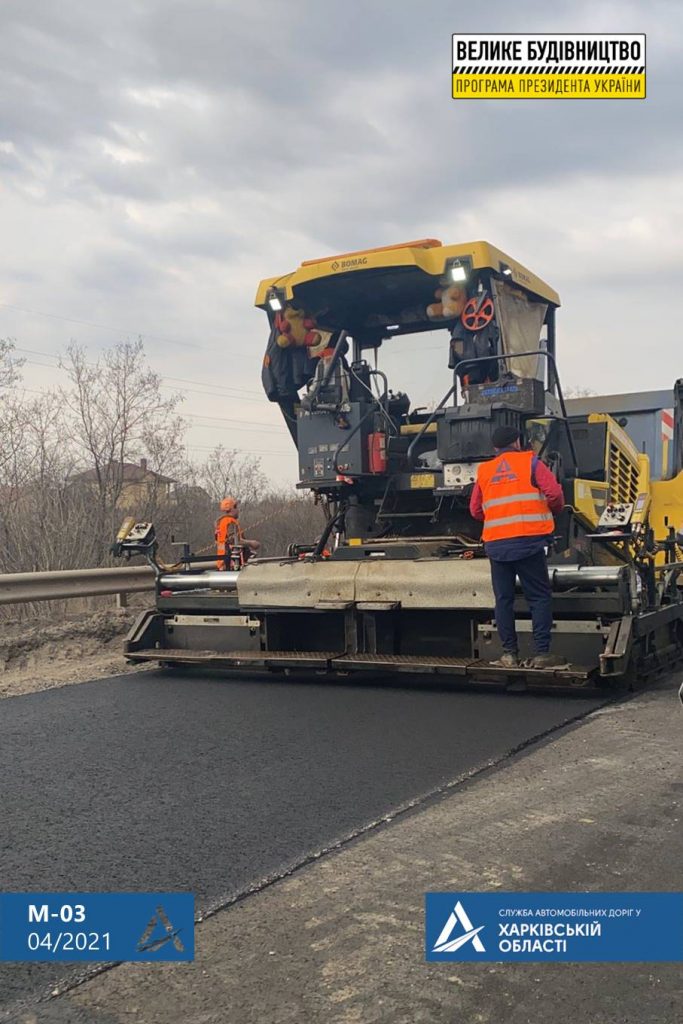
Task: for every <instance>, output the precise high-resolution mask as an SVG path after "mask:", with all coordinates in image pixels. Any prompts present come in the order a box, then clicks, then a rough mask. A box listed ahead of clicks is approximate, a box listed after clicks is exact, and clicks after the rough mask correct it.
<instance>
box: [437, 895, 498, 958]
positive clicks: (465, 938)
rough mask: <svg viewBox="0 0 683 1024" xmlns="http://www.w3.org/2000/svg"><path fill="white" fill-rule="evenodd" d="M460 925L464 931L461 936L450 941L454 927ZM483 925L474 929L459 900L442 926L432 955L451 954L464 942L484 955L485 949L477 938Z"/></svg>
mask: <svg viewBox="0 0 683 1024" xmlns="http://www.w3.org/2000/svg"><path fill="white" fill-rule="evenodd" d="M458 923H460V924H461V925H462V927H463V928H464V929H465V931H464V932H463V934H462V935H459V936H458V937H457V938H456V939H451V935H452V934H453V931H454V929H455V927H456V925H457V924H458ZM484 927H485V925H483V924H482V925H480V927H479V928H474V927H473V925H472V922H471V921H470V919H469V917H468V916H467V912H466V910H465V908H464V907H463V905H462V903H461V902H460V900H458V902H457V903H456V904H455V906H454V907H453V910H452V912H451V914H450V916H449V918H448V920H447V921H446V924H445V925H444V926H443V929H442V931H441V934H440V935H439V937H438V939H437V940H436V942H435V943H434V949H433V950H432V952H433V953H453V952H455V950H456V949H460V947H461V946H464V945H465V943H466V942H471V943H472V945H473V946H474V948H475V949H476V951H477V953H485V952H486V947H485V946H484V943H483V942H482V941H481V939H480V938H479V932H480V931H482V930H483V929H484Z"/></svg>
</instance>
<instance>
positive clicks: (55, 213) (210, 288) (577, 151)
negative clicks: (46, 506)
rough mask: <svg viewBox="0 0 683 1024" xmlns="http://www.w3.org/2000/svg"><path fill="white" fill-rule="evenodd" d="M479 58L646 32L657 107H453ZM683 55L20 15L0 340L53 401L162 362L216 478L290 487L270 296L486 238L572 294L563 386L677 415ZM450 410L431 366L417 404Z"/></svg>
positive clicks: (499, 21) (370, 22)
mask: <svg viewBox="0 0 683 1024" xmlns="http://www.w3.org/2000/svg"><path fill="white" fill-rule="evenodd" d="M477 30H479V31H488V32H490V31H505V30H511V31H526V32H536V31H538V32H543V31H545V32H547V31H555V30H557V31H568V32H579V31H602V32H617V31H624V32H647V34H648V42H647V52H648V98H647V100H645V101H608V100H604V101H590V102H589V101H560V100H558V101H529V100H527V101H521V100H520V101H486V102H463V101H461V102H457V101H454V100H452V99H451V98H450V35H451V33H452V32H457V31H460V32H462V31H477ZM682 39H683V5H682V4H681V3H680V2H678V0H675V2H674V0H672V2H666V0H648V2H647V3H646V2H638V3H628V2H616V0H615V2H611V3H610V2H599V0H591V2H588V3H577V2H572V3H558V2H555V3H553V4H549V3H547V2H543V3H537V2H535V0H520V2H518V3H516V4H510V3H507V2H506V3H503V2H497V0H490V2H489V3H487V4H486V5H473V4H467V5H466V4H464V3H458V2H454V0H450V2H442V0H426V2H423V3H408V2H405V3H400V2H396V0H393V2H386V0H363V2H360V0H345V2H344V3H333V2H332V0H317V2H316V0H279V2H275V0H258V2H255V0H118V3H116V4H112V3H109V2H106V3H105V2H104V0H59V3H55V2H51V0H3V3H2V6H1V8H0V90H1V94H2V99H1V105H0V168H1V169H2V170H1V179H0V185H1V187H0V223H1V225H2V236H1V237H2V246H1V249H0V261H1V265H0V337H11V338H13V339H15V341H16V344H17V346H19V347H20V348H22V349H28V350H32V351H31V352H24V353H22V354H24V355H26V357H27V359H28V360H30V362H29V363H27V365H26V367H25V381H26V384H27V386H28V387H29V388H32V389H40V388H44V387H47V386H49V385H50V384H52V383H54V381H55V380H56V379H57V377H56V373H55V371H54V369H51V368H48V367H50V366H52V364H54V356H55V354H56V353H58V352H59V351H60V350H61V349H63V348H64V346H65V345H66V344H67V343H68V342H69V340H70V339H72V338H73V339H76V340H78V341H80V342H82V343H84V344H87V345H88V346H89V347H90V348H91V349H92V350H93V351H96V350H98V349H102V348H104V347H106V346H107V345H110V344H112V343H113V342H115V341H116V340H118V339H121V338H126V337H136V336H137V335H138V334H140V335H142V336H143V338H144V340H145V344H146V348H147V351H148V354H149V357H150V361H151V363H152V364H153V366H154V367H155V368H156V369H158V370H159V372H161V373H163V374H164V375H165V376H166V377H168V378H183V379H185V380H187V381H192V382H193V383H192V384H187V385H186V386H185V385H182V384H180V383H178V382H176V381H174V380H167V381H166V382H165V383H166V385H167V386H168V387H174V386H178V387H182V388H186V389H187V390H186V394H187V397H186V401H185V403H184V411H185V413H186V414H188V415H189V416H190V417H192V419H191V422H192V429H191V431H190V435H189V443H190V445H191V446H192V449H193V452H194V454H196V455H197V456H200V455H201V454H203V450H205V449H208V448H209V447H210V446H212V445H213V444H215V443H217V442H218V441H222V442H223V443H225V444H228V445H230V446H231V447H236V448H241V449H248V450H251V451H260V452H262V453H264V454H263V463H264V467H265V468H266V469H267V470H268V472H270V473H271V474H272V475H273V477H274V478H275V479H277V480H278V481H280V482H282V481H284V480H285V479H287V478H289V479H293V477H294V475H295V472H296V460H295V458H294V457H293V455H292V454H291V453H290V447H291V446H290V443H289V439H288V436H287V435H286V433H285V431H284V429H283V428H282V427H281V426H280V420H279V418H278V414H277V410H276V409H275V408H273V407H272V406H270V405H269V404H268V403H267V401H266V400H265V397H262V396H261V391H260V362H261V357H262V354H263V349H264V345H265V335H266V327H267V325H266V320H265V315H264V314H263V313H262V312H261V311H259V310H255V309H254V307H253V298H254V293H255V290H256V286H257V283H258V281H259V280H260V279H261V278H262V277H267V276H271V275H275V274H280V273H285V272H287V271H289V270H292V269H294V268H295V267H296V266H297V265H298V264H299V263H300V262H301V260H304V259H311V258H316V257H320V256H325V255H328V254H331V253H335V252H343V251H347V250H352V249H359V248H363V247H369V246H377V245H386V244H388V243H391V242H399V241H401V240H405V239H409V238H420V237H428V236H430V237H437V238H441V239H442V240H443V241H444V242H447V243H453V242H459V241H468V240H471V239H478V238H486V239H488V240H490V241H491V242H493V243H494V244H495V245H497V246H498V247H499V248H502V249H503V250H506V251H508V252H509V253H510V254H511V255H513V256H515V257H516V258H517V259H519V260H520V261H521V262H522V263H525V264H526V265H527V266H529V267H530V268H531V269H532V270H534V271H535V272H536V273H538V274H539V276H541V277H542V278H544V279H545V280H547V281H548V282H549V283H550V284H552V285H553V286H554V287H555V288H556V289H557V290H558V291H559V293H560V296H561V298H562V303H563V309H562V310H561V311H560V315H559V336H558V343H559V353H560V367H561V372H562V376H563V379H564V381H565V384H568V385H581V386H583V387H592V388H594V389H595V390H597V391H599V392H617V391H629V390H630V391H637V390H642V389H647V388H660V387H668V386H670V384H671V383H672V381H673V380H674V378H675V377H677V376H683V355H682V353H683V342H682V340H681V328H680V324H681V319H682V317H681V313H682V309H681V306H682V303H681V284H680V278H681V275H682V272H683V255H682V249H681V242H680V240H681V236H682V233H683V187H682V184H683V174H682V172H681V156H682V153H681V149H682V148H683V146H682V136H681V130H680V125H681V121H682V117H681V101H680V96H681V89H682V86H683V81H682V79H683V70H682V61H681V58H682V52H681V50H682V43H681V40H682ZM41 314H42V315H41ZM78 321H80V322H78ZM404 344H405V343H404ZM430 344H431V342H430ZM35 353H43V354H41V355H38V354H35ZM37 363H44V364H47V365H45V366H40V365H36V364H37ZM393 364H394V366H395V367H396V368H397V369H399V370H400V369H401V368H402V367H403V368H404V369H407V368H408V366H409V365H410V364H409V362H408V358H407V357H404V358H403V360H401V359H398V360H393ZM427 364H428V365H427ZM412 365H413V367H414V365H415V361H414V358H413V361H412ZM411 372H412V373H413V374H414V369H413V371H411ZM392 384H393V386H394V387H395V388H396V389H398V388H401V387H403V388H405V389H407V390H409V391H411V387H410V386H408V385H409V382H408V381H407V380H405V379H394V380H393V381H392ZM211 385H214V386H213V387H212V386H211ZM215 385H218V386H219V387H215ZM447 386H448V371H447V369H446V365H445V345H444V352H443V353H442V352H441V351H440V350H439V349H438V348H437V347H432V348H430V350H429V359H428V360H425V369H424V371H423V374H422V376H421V377H419V378H418V379H417V380H414V381H413V382H412V391H413V395H412V397H413V398H414V400H415V401H416V402H417V404H419V403H420V402H422V401H425V400H428V399H429V398H430V397H436V396H437V395H440V394H441V393H442V392H443V391H445V390H446V387H447ZM228 388H239V389H241V396H240V400H238V399H237V398H232V397H230V392H229V391H228V390H227V389H228ZM200 417H222V418H223V419H222V420H216V419H213V420H211V419H201V418H200ZM236 420H239V421H241V423H237V422H229V421H236Z"/></svg>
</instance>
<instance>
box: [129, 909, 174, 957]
mask: <svg viewBox="0 0 683 1024" xmlns="http://www.w3.org/2000/svg"><path fill="white" fill-rule="evenodd" d="M179 932H180V928H174V927H173V925H172V924H171V922H170V921H169V919H168V916H167V914H166V911H165V910H164V908H163V907H161V906H160V907H157V912H156V914H153V915H152V917H151V919H150V921H149V923H148V925H147V927H146V928H145V930H144V932H143V933H142V935H141V936H140V938H139V940H138V945H137V951H138V953H149V952H156V951H157V950H158V949H162V948H163V947H164V946H165V945H166V944H167V943H168V942H172V943H173V945H174V947H175V948H176V949H177V951H178V952H179V953H183V952H184V951H185V947H184V946H183V944H182V942H181V941H180V938H179Z"/></svg>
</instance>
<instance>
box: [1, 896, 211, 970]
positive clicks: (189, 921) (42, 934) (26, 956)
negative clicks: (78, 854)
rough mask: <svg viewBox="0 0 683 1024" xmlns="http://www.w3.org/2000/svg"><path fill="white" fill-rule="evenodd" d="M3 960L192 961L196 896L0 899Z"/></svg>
mask: <svg viewBox="0 0 683 1024" xmlns="http://www.w3.org/2000/svg"><path fill="white" fill-rule="evenodd" d="M2 960H4V961H15V962H16V961H27V960H42V961H55V962H56V961H71V960H74V961H81V960H96V961H124V960H145V961H148V962H155V961H159V962H160V961H164V960H194V896H193V895H192V893H186V892H138V893H131V892H11V893H0V961H2Z"/></svg>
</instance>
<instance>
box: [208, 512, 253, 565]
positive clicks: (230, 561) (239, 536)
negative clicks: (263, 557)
mask: <svg viewBox="0 0 683 1024" xmlns="http://www.w3.org/2000/svg"><path fill="white" fill-rule="evenodd" d="M219 508H220V513H221V514H220V516H219V517H218V519H217V520H216V555H217V556H218V558H217V561H216V565H217V567H218V568H219V569H231V568H235V569H241V568H242V566H243V565H244V563H245V562H246V561H247V560H248V559H249V558H250V557H251V555H253V554H255V553H256V552H257V551H258V550H259V548H260V547H261V542H260V541H258V540H248V539H247V538H246V537H245V536H244V534H243V533H242V527H241V525H240V521H239V514H240V513H239V507H238V504H237V499H236V498H232V497H228V498H223V500H222V501H221V503H220V506H219Z"/></svg>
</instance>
